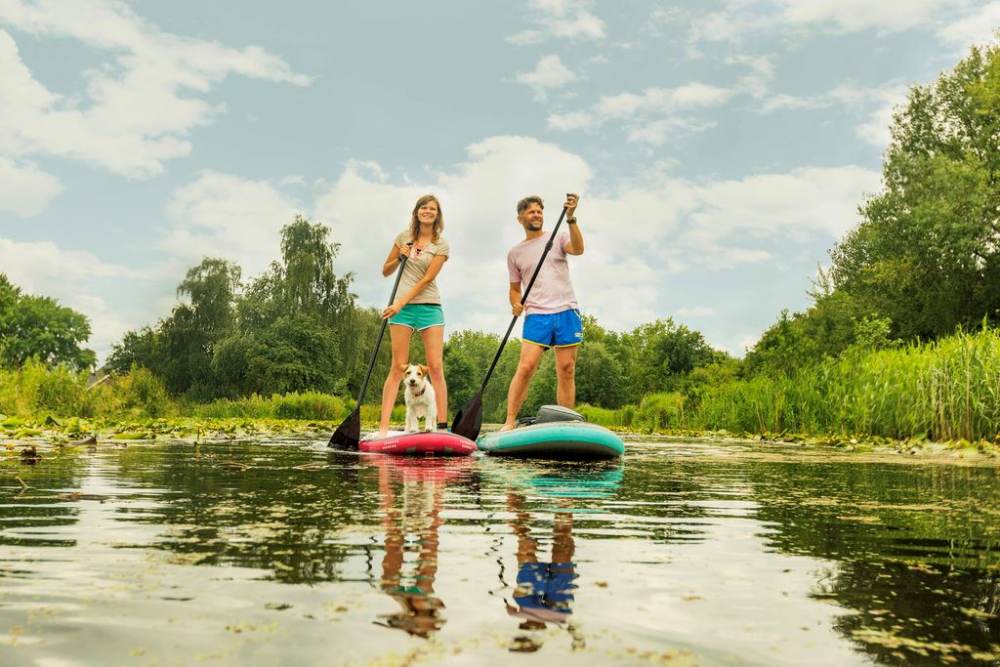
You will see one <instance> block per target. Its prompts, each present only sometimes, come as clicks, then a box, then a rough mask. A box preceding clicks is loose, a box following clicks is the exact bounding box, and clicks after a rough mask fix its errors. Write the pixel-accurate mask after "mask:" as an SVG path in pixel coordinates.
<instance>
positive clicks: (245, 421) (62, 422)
mask: <svg viewBox="0 0 1000 667" xmlns="http://www.w3.org/2000/svg"><path fill="white" fill-rule="evenodd" d="M339 423H340V422H339V420H338V421H331V420H302V419H260V418H236V417H226V418H200V417H172V418H157V419H108V418H99V419H83V418H77V417H71V418H54V417H51V416H46V417H45V418H41V419H29V418H17V417H0V442H3V444H4V446H5V449H6V450H7V453H8V455H9V454H10V453H11V452H12V450H15V449H17V448H18V447H19V446H29V445H38V444H45V443H51V444H53V445H56V446H67V445H69V446H74V445H90V446H93V445H99V444H101V443H106V444H123V443H124V444H127V443H128V442H150V441H157V440H161V441H175V442H176V441H181V442H191V443H192V444H198V443H206V444H207V443H211V442H231V441H236V440H245V439H256V438H261V437H268V436H277V437H280V436H290V435H292V436H318V435H325V434H329V433H332V432H333V430H334V429H335V428H336V427H337V426H338V425H339ZM499 426H500V425H499V424H484V425H483V431H484V432H488V431H491V430H495V429H497V428H499ZM363 427H364V430H371V429H374V427H375V424H374V423H367V422H366V423H364V424H363ZM610 430H612V431H613V432H614V433H616V434H617V435H619V436H621V437H623V438H624V439H625V440H626V441H631V442H656V443H663V444H671V443H684V442H700V443H732V444H740V445H751V446H755V447H760V448H774V447H781V448H788V447H790V446H793V447H794V446H797V447H805V448H809V449H811V450H815V451H823V450H828V451H830V452H835V453H838V454H851V453H857V454H873V453H874V454H894V455H897V456H901V457H918V458H929V457H930V458H946V459H962V460H981V461H991V460H996V461H997V462H998V463H1000V444H998V443H996V442H990V441H985V440H984V441H979V442H968V441H964V440H958V441H949V442H934V441H930V440H925V439H918V438H905V439H893V438H886V437H881V436H857V435H855V436H850V435H825V434H821V435H811V434H753V433H731V432H728V431H695V430H680V429H674V430H666V431H658V432H646V431H634V430H629V429H614V428H612V429H610Z"/></svg>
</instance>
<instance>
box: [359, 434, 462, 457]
mask: <svg viewBox="0 0 1000 667" xmlns="http://www.w3.org/2000/svg"><path fill="white" fill-rule="evenodd" d="M358 450H359V451H362V452H368V453H370V454H390V455H393V456H468V455H469V454H472V453H473V452H475V451H476V443H474V442H472V441H471V440H469V439H468V438H463V437H462V436H460V435H456V434H454V433H450V432H448V431H419V432H417V433H404V432H402V431H390V432H389V434H388V435H386V437H384V438H373V437H371V435H369V436H368V437H366V438H363V439H362V440H361V443H360V444H359V445H358Z"/></svg>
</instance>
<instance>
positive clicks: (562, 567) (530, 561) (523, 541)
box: [507, 492, 577, 651]
mask: <svg viewBox="0 0 1000 667" xmlns="http://www.w3.org/2000/svg"><path fill="white" fill-rule="evenodd" d="M523 505H524V497H523V496H521V495H518V494H516V493H513V492H511V493H509V494H508V495H507V508H508V509H509V510H510V511H511V512H512V513H513V514H514V521H513V525H512V527H513V530H514V534H515V535H517V565H518V570H517V588H516V589H515V591H514V602H516V603H517V605H516V606H515V605H512V604H510V603H507V613H508V614H510V615H511V616H517V617H519V618H523V619H525V620H524V622H522V623H521V624H520V625H519V626H518V627H519V628H520V629H521V630H541V629H544V628H545V624H546V623H565V622H566V621H568V620H569V617H570V615H571V614H572V613H573V610H572V609H570V605H571V604H572V602H573V591H574V590H575V589H576V584H575V583H573V581H574V580H575V579H576V578H577V574H576V564H575V563H573V552H574V550H575V543H574V541H573V515H572V513H570V512H558V513H556V515H555V517H554V519H553V526H552V560H551V562H547V563H546V562H540V561H539V560H538V541H537V540H535V539H534V538H533V537H531V527H530V525H529V522H530V520H531V515H530V513H528V512H527V511H525V510H524V508H523ZM537 648H538V646H537V645H535V644H531V643H525V642H524V641H523V640H522V641H520V642H519V643H518V647H517V650H522V651H523V650H537Z"/></svg>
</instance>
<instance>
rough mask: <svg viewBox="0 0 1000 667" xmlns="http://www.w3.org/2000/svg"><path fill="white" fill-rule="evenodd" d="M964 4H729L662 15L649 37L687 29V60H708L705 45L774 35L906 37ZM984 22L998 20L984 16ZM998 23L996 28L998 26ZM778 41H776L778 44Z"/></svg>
mask: <svg viewBox="0 0 1000 667" xmlns="http://www.w3.org/2000/svg"><path fill="white" fill-rule="evenodd" d="M956 4H958V3H955V2H952V1H951V0H906V1H905V2H904V1H889V2H881V3H873V2H871V1H870V0H769V1H768V2H759V1H757V0H749V1H748V0H725V1H724V3H723V5H722V7H721V8H719V9H716V10H714V11H707V12H705V11H702V12H698V11H690V10H683V9H669V10H664V9H656V10H654V11H653V12H651V14H650V20H649V24H648V31H649V32H651V33H653V34H655V35H660V34H662V33H663V30H662V29H661V26H664V25H666V26H669V29H670V31H671V32H674V31H676V30H677V26H683V29H686V32H687V34H686V41H687V55H688V57H690V58H701V57H703V56H704V45H705V44H718V43H720V42H721V43H727V44H740V43H742V42H744V41H745V40H747V39H749V38H751V37H758V36H760V35H767V34H770V35H774V36H775V39H777V40H780V41H782V42H786V43H795V42H796V41H797V40H798V39H799V38H800V37H802V36H803V35H805V34H807V33H808V32H809V31H810V30H815V29H816V28H819V29H823V28H826V27H828V26H832V27H834V28H835V29H836V30H839V31H843V32H861V31H865V30H877V31H881V32H901V31H905V30H911V29H916V28H926V27H930V26H932V25H934V23H935V22H936V21H938V20H939V16H940V15H941V13H942V12H943V11H944V10H948V9H952V8H953V7H954V5H956ZM982 15H983V16H984V18H986V19H989V18H990V17H991V16H992V15H991V14H987V13H986V12H983V13H982ZM995 23H996V22H995V21H994V23H993V24H991V25H995ZM980 25H981V24H974V23H973V22H972V21H968V22H966V23H964V24H963V25H962V26H956V27H955V28H954V30H953V31H951V32H952V34H954V35H955V37H954V38H955V39H959V37H958V35H960V34H962V33H975V34H977V35H979V34H981V32H982V28H981V27H980ZM772 41H773V40H772Z"/></svg>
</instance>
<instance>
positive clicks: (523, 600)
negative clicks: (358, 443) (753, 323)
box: [0, 438, 1000, 667]
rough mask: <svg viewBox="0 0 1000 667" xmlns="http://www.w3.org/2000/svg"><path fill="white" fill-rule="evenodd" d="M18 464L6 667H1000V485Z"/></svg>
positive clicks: (5, 510) (44, 461)
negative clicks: (926, 666)
mask: <svg viewBox="0 0 1000 667" xmlns="http://www.w3.org/2000/svg"><path fill="white" fill-rule="evenodd" d="M39 454H40V458H38V459H37V460H34V459H23V458H22V457H20V456H19V453H18V451H16V450H13V451H11V450H8V452H7V456H6V458H5V459H4V460H3V463H2V465H0V665H4V666H6V665H39V666H41V667H67V666H73V665H191V664H206V665H256V664H260V665H264V664H267V665H272V664H281V665H345V664H350V665H395V664H400V665H404V664H405V665H419V664H427V665H439V664H444V665H482V664H510V665H545V666H546V667H553V666H554V665H615V664H621V665H632V664H639V665H643V664H653V665H858V664H887V665H920V664H984V665H985V664H998V662H1000V617H998V615H1000V589H998V571H1000V554H998V543H1000V478H998V470H1000V468H998V467H996V466H994V465H989V464H986V463H978V464H976V463H963V462H960V461H959V462H947V461H946V462H942V461H928V460H924V459H922V460H915V459H913V458H907V457H905V456H898V455H894V456H886V457H878V456H871V455H858V454H852V455H842V454H841V455H838V454H833V453H831V452H830V451H828V450H818V449H809V448H807V447H793V446H788V447H775V446H768V447H763V446H761V445H757V444H749V443H739V442H671V443H657V442H649V441H633V442H628V443H627V451H626V455H625V457H624V460H623V461H620V462H615V463H611V464H600V465H596V464H581V463H571V462H549V463H546V462H537V461H535V462H519V461H512V460H503V459H494V458H485V457H473V458H469V459H463V460H459V459H455V460H440V461H431V460H404V459H390V458H388V457H376V456H364V455H353V454H343V453H333V452H331V451H329V450H327V448H326V447H325V446H324V444H323V442H320V441H316V440H306V439H301V438H293V439H283V440H282V439H277V440H257V441H251V442H226V443H212V444H201V445H199V446H194V445H192V444H191V443H183V442H176V443H162V442H156V443H129V444H128V445H127V446H125V445H118V444H114V445H113V444H106V443H102V444H100V445H98V446H92V447H89V448H86V447H84V448H75V449H71V448H65V449H59V448H56V447H48V446H40V447H39Z"/></svg>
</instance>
